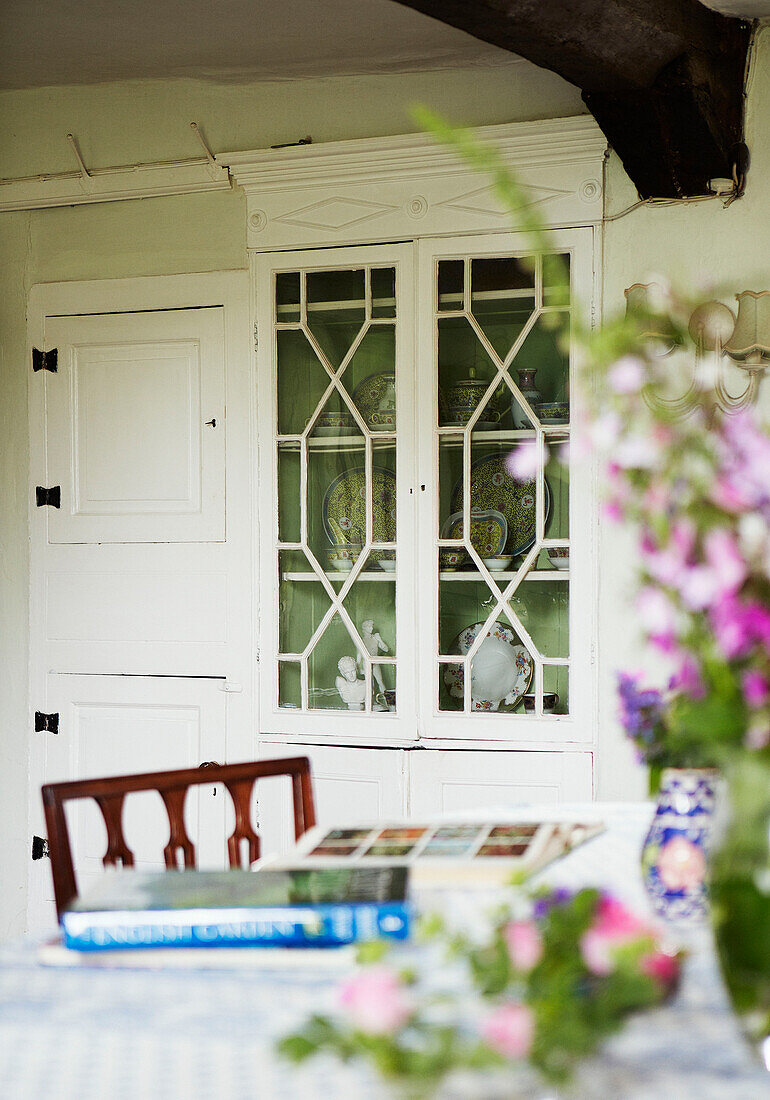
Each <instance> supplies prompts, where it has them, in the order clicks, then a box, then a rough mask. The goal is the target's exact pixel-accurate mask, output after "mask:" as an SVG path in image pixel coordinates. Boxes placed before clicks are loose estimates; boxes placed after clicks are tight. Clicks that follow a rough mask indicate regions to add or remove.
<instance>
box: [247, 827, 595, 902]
mask: <svg viewBox="0 0 770 1100" xmlns="http://www.w3.org/2000/svg"><path fill="white" fill-rule="evenodd" d="M603 829H604V826H603V824H601V822H597V821H592V822H586V823H579V822H573V821H569V822H566V821H542V822H536V821H521V822H517V821H515V820H509V821H503V820H490V821H486V822H482V823H473V822H467V821H457V822H451V821H441V822H435V821H434V822H428V823H418V822H416V821H401V822H397V821H392V822H379V823H377V824H361V825H348V826H339V827H335V828H330V827H328V826H316V827H315V828H314V829H311V830H309V831H308V832H307V833H306V834H305V835H304V836H303V837H302V838H301V839H300V840H299V841H298V843H297V844H296V846H295V847H294V848H293V849H292V850H291V851H290V852H288V853H287V854H286V855H285V856H284V857H282V858H281V859H280V860H278V861H276V862H269V861H265V866H266V867H267V866H270V867H271V868H275V867H278V866H283V867H298V866H302V867H308V866H313V867H323V866H330V865H332V864H334V865H337V866H340V865H350V866H377V865H378V864H386V863H387V864H390V865H403V866H406V867H409V869H410V880H411V882H412V883H413V884H414V885H416V886H420V885H430V884H437V885H438V884H444V883H446V884H447V885H450V884H452V883H457V884H460V885H463V884H465V883H469V884H471V883H473V882H478V883H479V884H483V885H488V884H489V883H492V882H505V881H508V880H509V879H510V878H511V876H512V875H515V874H522V875H524V876H527V875H530V874H533V873H534V872H535V871H538V870H540V868H542V867H544V866H546V865H547V864H548V863H550V862H551V861H552V860H554V859H558V858H559V857H560V856H563V855H565V854H566V853H567V852H569V851H571V850H572V849H573V848H575V847H576V846H577V845H578V844H583V843H585V842H586V841H587V840H590V839H591V838H592V837H594V836H598V835H599V833H601V832H602V831H603Z"/></svg>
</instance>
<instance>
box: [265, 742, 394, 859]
mask: <svg viewBox="0 0 770 1100" xmlns="http://www.w3.org/2000/svg"><path fill="white" fill-rule="evenodd" d="M405 755H406V754H405V753H404V752H402V751H400V750H398V749H357V748H327V747H326V746H325V745H324V746H317V745H297V744H276V743H274V742H271V743H269V744H267V743H263V744H262V745H261V746H260V757H272V758H276V757H284V756H307V757H309V758H310V766H311V770H312V776H313V797H314V799H315V809H316V820H317V822H318V824H319V825H336V824H338V823H345V822H357V821H373V820H375V821H376V820H377V819H378V818H381V817H395V818H400V817H403V816H404V815H405V812H406V789H405V775H404V771H405V764H404V757H405ZM257 797H258V800H259V822H260V836H261V838H262V854H263V855H271V854H273V853H274V852H285V851H287V850H288V849H289V848H290V847H291V845H292V843H293V842H294V832H293V820H294V819H293V815H292V803H291V788H290V785H289V781H288V780H287V779H280V778H279V779H274V780H263V781H262V782H261V783H260V785H259V790H258V793H257Z"/></svg>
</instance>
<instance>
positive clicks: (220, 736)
mask: <svg viewBox="0 0 770 1100" xmlns="http://www.w3.org/2000/svg"><path fill="white" fill-rule="evenodd" d="M221 685H222V681H221V680H213V679H212V680H206V679H183V678H181V677H152V676H67V675H56V674H51V675H50V676H49V677H48V685H47V699H46V711H47V712H49V713H58V714H59V731H58V733H56V734H53V733H50V732H40V733H36V734H35V735H34V736H35V737H36V738H37V739H38V741H37V746H36V747H37V749H38V750H39V754H38V757H37V766H36V767H34V771H33V789H32V792H31V796H32V821H33V831H36V832H38V835H40V836H44V835H45V832H44V831H43V830H44V823H43V814H42V802H41V798H40V784H41V783H42V782H56V781H60V780H67V779H87V778H96V777H101V776H109V775H130V774H134V773H140V772H152V771H163V770H166V769H173V768H192V767H197V766H198V765H199V764H201V763H202V762H203V761H205V760H216V761H218V762H220V763H224V762H225V760H226V752H225V750H226V741H225V717H226V716H225V707H226V700H227V695H226V694H225V693H224V692H223V691H222V690H221ZM35 774H36V776H37V778H34V776H35ZM215 792H216V793H215ZM227 802H228V796H227V792H226V791H225V790H223V789H222V788H221V786H220V787H217V788H214V787H201V788H200V790H199V791H198V792H197V793H195V792H192V791H191V792H190V794H189V795H188V798H187V803H186V806H185V823H186V827H187V832H188V835H189V836H190V838H191V840H192V841H193V843H194V844H195V847H196V853H197V858H198V866H199V867H203V868H214V867H224V866H225V856H226V850H227V849H226V821H225V818H226V812H227ZM67 820H68V825H69V833H70V842H71V844H72V848H73V855H74V860H75V874H76V878H77V882H78V889H79V891H80V892H84V891H86V890H87V889H88V888H89V885H90V884H91V883H93V882H94V881H95V880H96V878H97V877H98V876H100V875H102V874H104V868H103V865H102V857H103V855H104V852H105V849H106V846H107V837H106V830H105V827H104V822H103V819H102V816H101V813H100V811H99V809H98V807H97V806H96V803H95V802H93V801H92V800H90V799H89V800H83V801H82V802H77V803H71V804H70V807H69V809H68V810H67ZM123 828H124V833H125V836H126V841H127V843H128V846H129V848H131V850H132V851H133V853H134V858H135V861H136V862H135V866H136V867H137V868H141V869H146V870H151V869H157V870H161V869H163V867H164V862H163V847H164V845H165V844H166V843H167V841H168V833H169V826H168V816H167V814H166V811H165V807H164V806H163V803H162V801H161V798H160V795H158V794H157V792H152V791H148V792H137V793H135V794H131V795H128V796H127V797H126V800H125V803H124V807H123ZM33 867H34V874H33V883H32V889H31V890H30V895H31V905H30V908H31V910H32V911H31V922H30V923H31V924H33V925H35V926H38V927H39V926H40V925H39V922H40V921H41V920H47V919H48V918H50V917H52V915H53V910H52V908H51V902H52V900H53V886H52V881H51V873H50V864H49V862H48V860H41V861H39V862H38V863H36V864H34V865H33ZM36 885H37V887H38V889H35V886H36Z"/></svg>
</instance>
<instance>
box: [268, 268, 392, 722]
mask: <svg viewBox="0 0 770 1100" xmlns="http://www.w3.org/2000/svg"><path fill="white" fill-rule="evenodd" d="M367 251H368V255H369V256H373V257H376V259H371V260H369V259H367V260H362V261H360V262H354V263H351V264H350V265H344V266H342V265H340V266H337V267H334V268H330V267H324V268H321V267H305V266H302V264H301V263H298V264H297V266H296V267H293V268H291V269H289V270H279V271H273V272H272V279H271V289H270V299H271V306H272V318H271V328H272V337H273V347H272V361H273V380H274V406H273V415H274V421H273V424H272V434H273V438H274V440H275V443H274V447H275V454H274V459H275V465H274V477H275V486H274V487H275V495H274V506H275V510H274V513H273V514H272V515H271V527H272V536H271V541H272V546H271V556H272V561H273V568H274V570H275V573H274V575H275V576H276V578H277V601H276V602H275V604H274V621H273V638H274V644H275V652H274V657H275V658H276V659H277V660H276V662H275V663H276V665H277V677H276V680H275V682H274V684H273V687H274V691H275V698H274V703H275V706H276V710H277V713H278V714H283V715H285V716H289V717H290V715H291V712H300V713H301V714H302V715H304V716H312V715H313V714H314V713H315V714H316V717H320V718H323V714H324V713H326V714H328V712H329V711H334V712H337V714H338V715H339V714H340V713H344V714H346V715H357V716H358V717H359V718H360V719H365V718H366V716H374V717H378V718H379V717H381V718H385V719H388V718H393V719H395V718H396V717H397V716H398V712H399V710H401V708H402V706H403V704H404V692H402V684H401V682H400V671H397V665H398V661H399V657H400V653H399V648H400V645H401V642H402V638H401V634H402V630H401V623H400V603H401V601H400V598H399V596H400V594H399V587H400V586H401V584H402V580H401V577H402V576H403V570H402V564H403V563H402V560H401V555H402V544H403V542H404V541H405V538H409V537H410V532H409V531H408V529H407V530H406V531H405V532H402V531H401V530H400V525H401V523H402V522H403V518H402V515H401V514H400V513H401V511H402V509H401V507H400V505H399V501H403V499H404V492H403V488H402V487H400V485H399V482H400V480H401V456H400V444H399V442H398V440H399V438H400V434H401V430H402V426H403V422H404V421H406V422H407V423H409V424H410V423H411V409H410V407H409V406H410V403H409V402H408V401H404V398H403V395H402V393H401V389H402V385H403V382H402V379H401V373H402V371H401V365H400V351H399V348H400V339H401V336H400V329H401V327H402V324H403V318H402V316H401V311H400V302H399V294H398V293H397V286H398V284H399V279H398V277H397V275H398V263H397V261H393V262H388V257H387V255H384V254H383V253H382V251H381V250H377V249H370V250H367ZM390 251H391V252H393V251H394V250H390ZM407 528H408V524H407ZM409 556H410V555H409V552H408V551H407V557H409ZM407 686H408V685H407ZM412 705H413V704H412ZM319 712H320V713H319ZM335 721H336V720H335ZM305 728H307V726H305ZM391 729H392V727H391ZM339 731H340V727H339V725H335V726H333V727H331V726H328V723H327V732H328V733H329V734H333V733H335V732H336V733H339Z"/></svg>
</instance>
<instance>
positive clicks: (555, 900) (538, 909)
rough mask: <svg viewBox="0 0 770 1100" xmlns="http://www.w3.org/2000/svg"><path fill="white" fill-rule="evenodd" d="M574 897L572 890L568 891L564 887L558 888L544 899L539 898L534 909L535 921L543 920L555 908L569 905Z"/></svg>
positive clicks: (543, 897) (545, 895)
mask: <svg viewBox="0 0 770 1100" xmlns="http://www.w3.org/2000/svg"><path fill="white" fill-rule="evenodd" d="M573 897H574V894H573V892H572V890H567V888H566V887H564V886H557V887H556V889H555V890H552V891H551V892H550V894H544V895H543V896H542V897H539V898H537V900H536V901H535V905H534V908H533V912H534V915H535V920H543V918H544V917H547V916H548V914H549V913H550V911H551V910H552V909H553V908H554V907H555V906H557V905H567V904H568V903H569V902H570V901H572V898H573Z"/></svg>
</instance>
